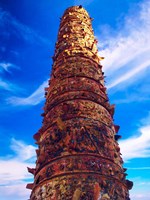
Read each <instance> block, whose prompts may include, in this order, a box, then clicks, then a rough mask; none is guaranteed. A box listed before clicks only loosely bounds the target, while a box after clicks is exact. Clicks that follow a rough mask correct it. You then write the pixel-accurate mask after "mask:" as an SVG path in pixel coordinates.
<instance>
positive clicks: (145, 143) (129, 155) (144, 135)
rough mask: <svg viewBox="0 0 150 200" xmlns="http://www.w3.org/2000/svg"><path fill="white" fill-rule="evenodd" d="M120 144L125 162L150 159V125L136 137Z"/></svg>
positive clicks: (142, 128) (141, 129)
mask: <svg viewBox="0 0 150 200" xmlns="http://www.w3.org/2000/svg"><path fill="white" fill-rule="evenodd" d="M119 144H120V147H121V153H122V155H123V159H124V161H128V160H131V159H133V158H146V157H150V125H147V126H143V127H141V128H140V129H139V131H138V133H137V134H135V136H134V137H131V138H128V139H125V140H121V141H120V142H119ZM127 147H128V148H127Z"/></svg>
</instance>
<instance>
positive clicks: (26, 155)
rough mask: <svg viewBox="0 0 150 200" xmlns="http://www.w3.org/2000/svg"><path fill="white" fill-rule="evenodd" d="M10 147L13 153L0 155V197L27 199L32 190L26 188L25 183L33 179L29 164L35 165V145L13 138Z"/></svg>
mask: <svg viewBox="0 0 150 200" xmlns="http://www.w3.org/2000/svg"><path fill="white" fill-rule="evenodd" d="M10 149H11V150H12V154H9V155H6V156H5V157H0V197H1V199H10V198H11V199H13V196H14V199H13V200H16V199H18V200H19V199H25V198H26V199H27V197H29V192H30V191H28V190H26V189H25V185H26V183H27V182H28V181H29V182H30V180H31V179H33V176H32V175H30V174H29V173H28V172H27V166H29V167H34V166H35V164H34V162H35V147H34V146H31V145H27V144H25V143H24V142H22V141H18V140H15V139H12V140H11V145H10ZM16 194H17V195H16Z"/></svg>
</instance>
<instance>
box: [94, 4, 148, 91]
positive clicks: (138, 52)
mask: <svg viewBox="0 0 150 200" xmlns="http://www.w3.org/2000/svg"><path fill="white" fill-rule="evenodd" d="M149 17H150V2H149V1H143V3H142V4H141V5H140V7H139V12H138V13H135V12H134V16H133V15H131V14H130V15H129V16H128V17H126V18H125V21H124V25H123V26H122V27H121V28H120V27H119V28H118V30H117V31H116V33H115V34H114V35H113V37H112V33H107V37H106V38H105V39H104V40H103V39H102V37H103V36H102V37H101V36H99V37H98V38H100V39H99V41H104V42H103V43H101V49H103V50H101V51H100V53H99V54H100V55H101V56H104V57H105V58H106V59H105V60H104V61H102V64H103V65H104V70H105V71H106V74H107V76H108V77H109V79H108V82H109V83H108V88H109V89H110V88H114V87H116V86H118V85H120V84H121V83H124V84H126V85H127V84H129V81H130V83H132V82H134V81H136V80H137V79H138V76H140V74H142V73H144V72H145V71H144V70H145V69H146V68H149V67H150V61H149V55H150V37H149V35H148V33H149V32H150V22H149ZM102 35H103V33H102Z"/></svg>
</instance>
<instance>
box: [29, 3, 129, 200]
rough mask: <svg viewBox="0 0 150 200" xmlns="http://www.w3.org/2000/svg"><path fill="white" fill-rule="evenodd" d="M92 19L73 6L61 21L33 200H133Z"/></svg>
mask: <svg viewBox="0 0 150 200" xmlns="http://www.w3.org/2000/svg"><path fill="white" fill-rule="evenodd" d="M101 59H102V57H99V56H98V50H97V40H96V39H95V38H94V33H93V30H92V26H91V18H90V17H89V15H88V13H87V12H86V11H85V10H84V9H83V8H82V6H74V7H70V8H68V9H67V10H66V11H65V13H64V15H63V17H62V19H61V23H60V28H59V33H58V41H57V43H56V50H55V54H54V57H53V61H54V63H53V69H52V74H51V79H50V81H49V87H48V88H46V92H45V95H46V103H45V106H44V113H43V114H42V115H43V117H44V119H43V126H42V128H41V129H40V130H39V131H38V133H36V134H35V135H34V138H35V140H36V143H37V144H38V149H37V150H36V153H37V161H36V168H35V169H30V168H28V171H29V172H31V173H33V174H34V183H33V184H28V185H27V188H29V189H32V192H31V196H30V200H107V199H110V200H129V193H128V190H129V189H131V188H132V182H130V181H128V180H126V175H127V174H126V173H124V172H125V171H126V169H124V168H123V167H122V164H123V161H122V158H121V157H120V148H119V146H118V143H117V140H118V138H119V137H120V136H119V135H118V134H117V132H118V129H119V126H116V125H114V123H113V114H114V105H110V103H109V100H108V97H107V94H106V88H105V86H104V76H103V75H104V73H103V72H102V66H101V65H100V60H101Z"/></svg>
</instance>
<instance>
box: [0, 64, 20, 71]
mask: <svg viewBox="0 0 150 200" xmlns="http://www.w3.org/2000/svg"><path fill="white" fill-rule="evenodd" d="M11 68H15V69H19V68H18V67H17V66H16V65H14V64H12V63H9V62H0V72H3V71H6V72H9V73H10V69H11Z"/></svg>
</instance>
